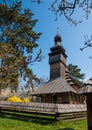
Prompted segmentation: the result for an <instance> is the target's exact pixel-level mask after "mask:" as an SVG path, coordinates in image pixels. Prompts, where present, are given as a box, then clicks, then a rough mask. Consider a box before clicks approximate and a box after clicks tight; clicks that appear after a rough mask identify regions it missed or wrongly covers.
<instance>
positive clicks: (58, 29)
mask: <svg viewBox="0 0 92 130" xmlns="http://www.w3.org/2000/svg"><path fill="white" fill-rule="evenodd" d="M59 31H60V28H59V27H57V35H59Z"/></svg>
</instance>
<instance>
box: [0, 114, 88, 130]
mask: <svg viewBox="0 0 92 130" xmlns="http://www.w3.org/2000/svg"><path fill="white" fill-rule="evenodd" d="M0 130H87V121H86V119H84V120H78V121H59V122H55V121H51V120H50V121H47V120H37V119H35V117H34V119H31V118H24V117H14V116H10V115H6V114H1V113H0Z"/></svg>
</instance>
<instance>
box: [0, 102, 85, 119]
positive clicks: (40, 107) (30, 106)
mask: <svg viewBox="0 0 92 130" xmlns="http://www.w3.org/2000/svg"><path fill="white" fill-rule="evenodd" d="M0 109H1V111H2V110H16V111H22V112H23V111H24V112H25V111H27V112H36V113H43V114H44V113H48V114H54V115H55V119H57V118H58V119H59V117H60V114H61V117H64V115H62V114H67V115H69V114H70V113H73V114H70V115H69V116H71V117H72V116H74V115H78V113H79V115H80V117H82V116H83V115H84V116H85V114H84V113H86V111H87V108H86V104H55V103H33V102H31V103H23V102H21V103H16V102H6V101H0ZM74 113H77V114H74ZM69 116H68V117H69Z"/></svg>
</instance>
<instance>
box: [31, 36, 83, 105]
mask: <svg viewBox="0 0 92 130" xmlns="http://www.w3.org/2000/svg"><path fill="white" fill-rule="evenodd" d="M54 42H55V43H54V46H53V47H51V48H50V53H49V54H48V55H49V64H50V79H49V81H48V82H46V83H45V84H44V85H43V86H41V87H39V88H38V89H36V90H35V91H34V92H32V96H36V98H37V100H36V101H37V102H43V103H60V104H80V103H84V100H83V99H84V96H83V95H80V94H78V91H79V89H80V86H79V85H77V84H76V83H75V82H74V80H73V79H72V78H71V77H70V76H69V73H68V70H67V65H66V58H67V55H66V51H65V49H64V47H63V46H62V39H61V36H60V35H58V34H57V35H56V36H55V37H54ZM44 69H45V68H44Z"/></svg>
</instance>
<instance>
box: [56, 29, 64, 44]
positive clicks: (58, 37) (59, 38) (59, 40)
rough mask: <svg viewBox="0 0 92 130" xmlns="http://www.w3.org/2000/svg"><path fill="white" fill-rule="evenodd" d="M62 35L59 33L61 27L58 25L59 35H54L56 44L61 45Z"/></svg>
mask: <svg viewBox="0 0 92 130" xmlns="http://www.w3.org/2000/svg"><path fill="white" fill-rule="evenodd" d="M61 41H62V39H61V36H60V35H59V27H57V35H56V36H55V37H54V42H55V45H61Z"/></svg>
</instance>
